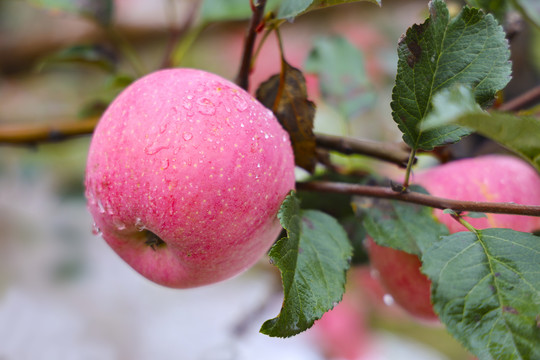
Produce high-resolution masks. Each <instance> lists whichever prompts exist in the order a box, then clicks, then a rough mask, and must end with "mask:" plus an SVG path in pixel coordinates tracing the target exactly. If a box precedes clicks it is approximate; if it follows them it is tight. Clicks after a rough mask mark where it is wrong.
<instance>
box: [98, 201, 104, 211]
mask: <svg viewBox="0 0 540 360" xmlns="http://www.w3.org/2000/svg"><path fill="white" fill-rule="evenodd" d="M97 205H98V210H99V213H100V214H105V207H104V206H103V203H102V202H101V200H100V199H98V201H97Z"/></svg>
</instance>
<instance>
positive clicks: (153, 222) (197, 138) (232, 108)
mask: <svg viewBox="0 0 540 360" xmlns="http://www.w3.org/2000/svg"><path fill="white" fill-rule="evenodd" d="M294 181H295V179H294V158H293V153H292V148H291V143H290V140H289V136H288V134H287V133H286V132H285V131H284V130H283V129H282V127H281V126H280V124H279V123H278V122H277V119H276V118H275V117H274V115H273V114H272V112H271V111H270V110H268V109H266V108H265V107H264V106H263V105H262V104H260V103H259V102H257V101H256V100H255V99H254V98H253V97H252V96H251V95H250V94H248V93H247V92H246V91H244V90H242V89H241V88H239V87H238V86H236V85H235V84H233V83H231V82H230V81H228V80H225V79H223V78H221V77H219V76H217V75H214V74H210V73H207V72H204V71H201V70H195V69H170V70H162V71H158V72H155V73H152V74H150V75H147V76H145V77H143V78H141V79H139V80H138V81H136V82H135V83H133V84H132V85H131V86H129V87H128V88H126V89H125V90H124V91H123V92H122V93H121V94H120V95H119V96H118V97H117V98H116V99H115V100H114V101H113V102H112V103H111V105H110V106H109V108H108V109H107V110H106V111H105V113H104V114H103V116H102V118H101V120H100V122H99V124H98V126H97V128H96V130H95V132H94V136H93V138H92V142H91V145H90V150H89V154H88V163H87V168H86V197H87V199H88V208H89V210H90V212H91V214H92V216H93V218H94V221H95V223H96V227H97V228H99V230H100V231H101V233H102V235H103V238H104V239H105V241H107V243H108V244H109V245H110V246H111V247H112V248H113V249H114V251H116V253H117V254H118V255H119V256H120V257H121V258H122V259H124V260H125V261H126V262H127V263H128V264H129V265H131V266H132V267H133V268H134V269H135V270H136V271H138V272H139V273H141V274H142V275H143V276H145V277H146V278H148V279H150V280H152V281H154V282H156V283H158V284H161V285H165V286H169V287H175V288H189V287H195V286H200V285H205V284H210V283H214V282H217V281H221V280H224V279H227V278H230V277H232V276H234V275H236V274H238V273H240V272H242V271H244V270H246V269H247V268H249V267H250V266H252V265H253V264H254V263H255V262H256V261H257V260H258V259H259V258H260V257H261V256H262V255H263V254H264V253H265V252H266V251H267V250H268V249H269V247H270V246H271V245H272V243H273V242H274V240H275V239H276V237H277V236H278V234H279V233H280V231H281V226H280V224H279V221H278V219H277V217H276V214H277V211H278V209H279V206H280V204H281V202H282V201H283V199H284V198H285V196H286V195H287V194H288V192H289V191H290V190H292V189H293V188H294Z"/></svg>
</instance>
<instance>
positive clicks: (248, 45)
mask: <svg viewBox="0 0 540 360" xmlns="http://www.w3.org/2000/svg"><path fill="white" fill-rule="evenodd" d="M250 2H251V4H252V9H253V14H252V16H251V22H250V24H249V28H248V32H247V35H246V40H245V42H244V51H243V53H242V61H241V63H240V69H239V70H238V75H237V77H236V84H238V86H240V87H241V88H242V89H244V90H248V87H249V71H250V69H251V58H252V56H253V49H254V47H255V39H256V37H257V30H258V29H259V25H260V24H261V21H262V19H263V14H264V8H265V6H266V0H259V1H258V2H257V3H256V4H254V3H253V2H252V0H250Z"/></svg>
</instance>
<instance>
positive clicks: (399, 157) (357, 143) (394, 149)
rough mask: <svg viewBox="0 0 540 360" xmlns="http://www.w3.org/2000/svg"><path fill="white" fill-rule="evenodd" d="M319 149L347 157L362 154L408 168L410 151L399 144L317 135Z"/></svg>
mask: <svg viewBox="0 0 540 360" xmlns="http://www.w3.org/2000/svg"><path fill="white" fill-rule="evenodd" d="M315 141H316V144H317V147H319V148H324V149H327V150H335V151H338V152H340V153H342V154H345V155H351V154H362V155H368V156H371V157H374V158H377V159H380V160H384V161H388V162H391V163H394V164H397V165H398V166H400V167H403V168H404V167H406V166H407V162H408V161H409V155H410V151H408V150H407V149H406V148H404V147H403V146H402V145H400V144H398V143H383V142H377V141H369V140H359V139H353V138H347V137H341V136H333V135H324V134H316V135H315Z"/></svg>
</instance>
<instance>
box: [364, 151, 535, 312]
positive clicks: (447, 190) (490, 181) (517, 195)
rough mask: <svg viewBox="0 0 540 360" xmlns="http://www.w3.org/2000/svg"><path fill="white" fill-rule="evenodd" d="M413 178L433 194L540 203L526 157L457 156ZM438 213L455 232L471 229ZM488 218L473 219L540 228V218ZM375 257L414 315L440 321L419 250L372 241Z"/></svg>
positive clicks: (481, 225)
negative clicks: (393, 246)
mask: <svg viewBox="0 0 540 360" xmlns="http://www.w3.org/2000/svg"><path fill="white" fill-rule="evenodd" d="M413 182H414V183H416V184H419V185H421V186H423V187H424V188H426V189H427V190H428V192H429V193H430V194H432V195H436V196H440V197H446V198H449V199H457V200H472V201H491V202H515V203H518V204H526V205H539V204H540V176H539V175H538V173H537V172H536V171H535V170H534V169H533V168H532V167H530V166H529V165H528V164H527V163H525V162H524V161H522V160H520V159H518V158H515V157H510V156H502V155H490V156H482V157H478V158H473V159H464V160H458V161H454V162H451V163H448V164H445V165H441V166H437V167H434V168H431V169H428V170H425V171H421V172H418V173H417V174H415V176H414V178H413ZM434 215H435V217H436V218H437V219H438V220H439V221H440V222H442V223H443V224H445V225H446V226H447V227H448V229H449V231H450V233H455V232H458V231H465V230H466V229H465V228H464V227H463V226H462V225H461V224H459V223H458V222H457V221H455V220H454V219H453V218H452V217H451V216H450V215H449V214H443V212H442V210H434ZM486 215H487V218H467V221H468V222H469V223H470V224H471V225H472V226H474V227H475V228H477V229H485V228H489V227H500V228H510V229H514V230H517V231H523V232H531V231H534V230H537V229H540V218H538V217H530V216H517V215H502V214H486ZM367 249H368V252H369V255H370V261H371V264H372V266H373V268H375V269H376V270H377V271H378V274H379V278H380V281H381V282H382V284H383V286H384V287H385V288H386V290H387V291H388V292H389V294H390V295H392V297H393V298H394V300H395V302H396V303H397V304H399V305H400V306H401V307H403V308H404V309H405V310H407V311H408V312H409V313H410V314H412V315H414V316H415V317H418V318H420V319H424V320H436V319H437V316H436V315H435V313H434V312H433V309H432V306H431V301H430V285H431V284H430V281H429V280H428V278H427V277H426V276H425V275H424V274H422V273H421V272H420V269H419V268H420V265H421V264H420V261H419V260H418V257H417V256H415V255H411V254H407V253H405V252H403V251H399V250H394V249H391V248H388V247H382V246H379V245H377V244H375V242H373V240H371V239H369V240H368V242H367Z"/></svg>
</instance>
